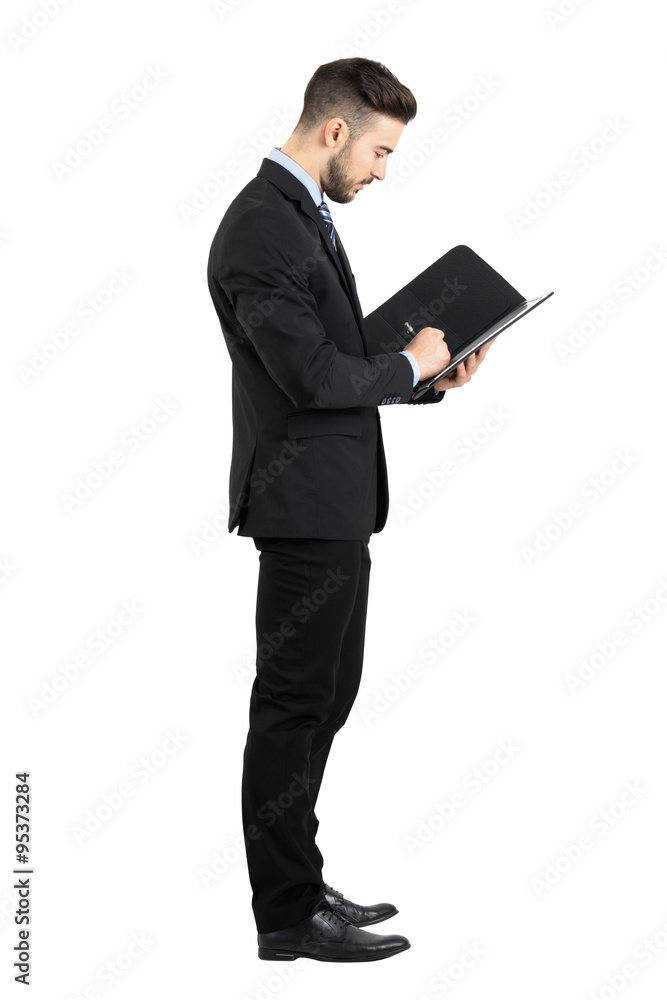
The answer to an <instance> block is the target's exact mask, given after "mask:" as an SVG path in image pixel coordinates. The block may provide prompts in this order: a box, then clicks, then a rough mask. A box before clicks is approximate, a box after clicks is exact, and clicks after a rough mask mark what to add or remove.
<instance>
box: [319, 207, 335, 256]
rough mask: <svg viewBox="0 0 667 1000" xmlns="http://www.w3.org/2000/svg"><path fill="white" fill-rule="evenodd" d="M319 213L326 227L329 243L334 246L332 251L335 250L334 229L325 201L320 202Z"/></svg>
mask: <svg viewBox="0 0 667 1000" xmlns="http://www.w3.org/2000/svg"><path fill="white" fill-rule="evenodd" d="M318 209H319V213H320V215H321V216H322V218H323V219H324V224H325V225H326V227H327V232H328V233H329V236H330V237H331V241H332V243H333V245H334V250H335V249H336V230H335V229H334V224H333V219H332V218H331V212H330V211H329V206H328V205H327V203H326V201H322V202H321V203H320V204H319V206H318Z"/></svg>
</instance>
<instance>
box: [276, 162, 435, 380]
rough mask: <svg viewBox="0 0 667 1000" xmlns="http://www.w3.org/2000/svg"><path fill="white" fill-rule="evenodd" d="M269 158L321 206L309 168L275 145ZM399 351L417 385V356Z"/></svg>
mask: <svg viewBox="0 0 667 1000" xmlns="http://www.w3.org/2000/svg"><path fill="white" fill-rule="evenodd" d="M268 159H269V160H275V161H276V163H280V164H282V166H283V167H285V169H286V170H289V172H290V173H291V174H294V176H295V177H296V178H297V180H300V181H301V183H302V184H303V185H304V186H305V187H306V188H307V189H308V191H310V194H311V197H312V199H313V201H314V202H315V206H316V208H319V207H320V205H321V204H322V192H321V191H320V188H319V185H318V183H317V181H315V180H314V179H313V178H312V177H311V176H310V174H309V173H308V171H307V170H304V169H303V167H302V166H301V165H300V164H299V163H297V162H296V160H293V159H292V157H291V156H288V155H287V153H283V151H282V150H281V149H279V147H278V146H274V147H273V149H272V150H271V151H270V153H269V155H268ZM399 353H400V354H404V355H405V356H406V358H407V359H408V361H409V362H410V364H411V365H412V385H413V387H414V386H416V385H417V382H418V381H419V375H420V372H419V365H418V364H417V362H416V360H415V358H413V356H412V354H410V352H409V351H400V352H399Z"/></svg>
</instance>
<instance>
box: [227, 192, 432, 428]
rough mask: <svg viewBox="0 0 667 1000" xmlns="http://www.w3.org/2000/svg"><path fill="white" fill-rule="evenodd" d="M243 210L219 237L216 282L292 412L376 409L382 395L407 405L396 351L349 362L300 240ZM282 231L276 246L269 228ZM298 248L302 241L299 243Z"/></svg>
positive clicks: (402, 361)
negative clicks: (329, 326)
mask: <svg viewBox="0 0 667 1000" xmlns="http://www.w3.org/2000/svg"><path fill="white" fill-rule="evenodd" d="M268 214H269V211H268V210H266V209H263V214H262V215H261V216H260V214H259V213H257V212H254V211H249V212H246V213H244V214H243V215H242V216H241V217H240V220H239V221H238V223H237V224H236V225H235V226H232V228H231V229H230V230H229V231H228V232H227V233H226V234H225V236H224V240H223V243H222V252H221V254H220V259H219V260H218V261H216V262H215V272H214V273H215V280H217V282H218V284H219V286H220V288H221V289H222V291H223V292H224V294H225V295H226V296H227V298H228V299H229V302H230V304H231V307H232V310H233V311H234V314H235V316H236V319H237V321H238V324H239V327H238V329H237V331H236V335H237V336H242V335H243V336H245V337H247V339H248V340H249V341H250V343H251V344H252V346H253V347H254V348H255V350H256V351H257V354H258V355H259V357H260V359H261V360H262V362H263V364H264V366H265V367H266V369H267V371H268V373H269V375H270V376H271V377H272V378H273V380H274V381H275V382H276V383H277V385H278V386H279V387H280V388H281V389H282V390H283V392H284V393H285V394H286V395H287V396H288V397H289V398H290V399H291V400H292V402H293V403H294V405H295V406H298V407H316V408H317V407H322V408H337V407H355V406H377V405H379V404H380V401H381V400H382V399H383V398H384V397H385V396H387V395H389V396H399V397H400V398H401V400H405V401H406V402H407V400H408V399H409V397H410V395H411V394H412V388H413V374H412V367H411V365H410V361H409V360H408V358H406V357H404V356H402V355H401V354H399V353H393V354H381V355H374V356H370V357H363V358H360V357H354V356H352V355H349V354H343V353H341V352H340V351H339V350H338V348H337V346H336V344H335V343H334V342H333V341H332V340H330V339H329V338H328V337H327V336H326V332H325V329H324V327H323V325H322V322H321V320H320V318H319V316H318V311H317V303H316V301H315V298H314V297H313V294H312V292H311V291H310V288H309V287H308V282H307V279H306V277H305V274H304V272H305V270H306V269H305V267H304V265H305V264H306V263H307V261H308V260H309V259H311V258H312V252H311V254H310V255H305V256H304V255H303V254H300V253H299V250H298V249H296V248H297V247H298V245H299V242H298V240H299V236H300V234H295V236H294V237H292V234H291V233H289V232H285V228H286V227H285V220H284V217H283V216H282V215H281V216H280V217H275V218H273V219H270V220H269V219H268V218H267V216H268ZM281 228H282V230H283V237H282V239H281V240H280V242H279V243H278V242H271V243H270V244H269V243H267V241H266V238H265V233H266V231H267V230H270V231H274V232H275V231H276V230H279V231H280V229H281ZM301 245H303V240H301Z"/></svg>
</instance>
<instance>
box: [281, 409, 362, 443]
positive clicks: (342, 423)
mask: <svg viewBox="0 0 667 1000" xmlns="http://www.w3.org/2000/svg"><path fill="white" fill-rule="evenodd" d="M318 434H352V435H354V436H358V435H360V434H361V410H360V409H359V408H358V407H356V408H353V407H351V408H349V409H344V410H311V411H310V413H289V414H288V415H287V437H288V438H302V437H315V436H316V435H318Z"/></svg>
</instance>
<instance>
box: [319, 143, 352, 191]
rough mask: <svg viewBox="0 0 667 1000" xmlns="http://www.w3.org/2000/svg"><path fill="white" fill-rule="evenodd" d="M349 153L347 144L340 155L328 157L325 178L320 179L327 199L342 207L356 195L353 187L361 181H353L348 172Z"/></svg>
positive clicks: (349, 147) (350, 146)
mask: <svg viewBox="0 0 667 1000" xmlns="http://www.w3.org/2000/svg"><path fill="white" fill-rule="evenodd" d="M351 151H352V144H351V143H349V142H348V143H347V145H345V146H343V148H342V149H341V151H340V153H336V155H335V156H332V157H330V158H329V162H328V164H327V171H326V176H323V177H322V187H323V190H324V192H325V194H326V195H327V197H328V198H330V199H331V201H335V202H337V203H339V204H342V205H345V204H347V202H349V201H352V199H353V198H354V196H355V194H356V192H355V191H354V185H355V184H360V183H361V181H355V179H354V177H353V176H352V173H351V172H350V170H349V166H348V164H349V160H350V153H351Z"/></svg>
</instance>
